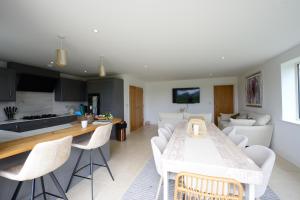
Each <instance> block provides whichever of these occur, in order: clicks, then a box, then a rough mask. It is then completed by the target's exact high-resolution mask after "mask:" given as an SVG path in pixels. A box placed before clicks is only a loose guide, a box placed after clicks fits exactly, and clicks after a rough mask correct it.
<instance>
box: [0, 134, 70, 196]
mask: <svg viewBox="0 0 300 200" xmlns="http://www.w3.org/2000/svg"><path fill="white" fill-rule="evenodd" d="M72 139H73V138H72V137H71V136H67V137H64V138H61V139H57V140H51V141H48V142H42V143H39V144H37V145H35V146H34V148H33V149H32V151H31V152H30V154H29V155H28V157H27V158H26V161H25V162H24V163H22V164H19V163H18V164H16V165H13V166H10V167H9V168H7V169H4V170H0V176H1V177H5V178H7V179H10V180H14V181H18V185H17V187H16V189H15V192H14V194H13V196H12V198H11V199H12V200H16V199H17V197H18V194H19V192H20V189H21V187H22V185H23V183H24V182H25V181H31V183H32V186H31V187H32V188H31V200H33V199H35V198H37V197H39V196H43V198H44V199H46V196H47V195H48V196H53V197H56V198H62V199H65V200H67V199H68V198H67V196H66V194H65V192H64V190H63V188H62V187H61V185H60V184H59V182H58V180H57V178H56V176H55V175H54V173H53V172H54V171H55V170H56V169H58V168H59V167H61V166H62V165H63V164H64V163H65V162H66V161H67V160H68V158H69V156H70V153H71V143H72ZM46 175H49V176H50V178H51V179H52V181H53V183H54V185H55V187H56V188H57V190H58V192H59V193H60V195H61V196H58V195H56V194H52V193H49V192H47V191H46V190H45V183H44V176H46ZM36 179H40V181H41V189H42V192H41V193H40V194H37V195H36V194H35V192H36ZM21 198H22V199H23V198H24V197H21ZM7 199H9V197H7Z"/></svg>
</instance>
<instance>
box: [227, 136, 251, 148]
mask: <svg viewBox="0 0 300 200" xmlns="http://www.w3.org/2000/svg"><path fill="white" fill-rule="evenodd" d="M228 137H229V138H230V140H231V141H232V142H233V143H234V144H235V145H236V146H238V147H240V148H245V147H246V146H247V144H248V137H247V136H244V135H232V134H230V135H229V136H228Z"/></svg>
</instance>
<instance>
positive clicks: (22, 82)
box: [7, 62, 59, 92]
mask: <svg viewBox="0 0 300 200" xmlns="http://www.w3.org/2000/svg"><path fill="white" fill-rule="evenodd" d="M7 67H8V68H10V69H14V70H15V71H16V74H17V80H16V81H17V82H16V85H17V91H31V92H53V91H54V88H55V86H56V83H57V80H58V79H59V72H57V71H53V70H47V69H43V68H39V67H33V66H30V65H24V64H20V63H13V62H9V63H7Z"/></svg>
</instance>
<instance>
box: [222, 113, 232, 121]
mask: <svg viewBox="0 0 300 200" xmlns="http://www.w3.org/2000/svg"><path fill="white" fill-rule="evenodd" d="M220 115H221V120H222V121H229V119H230V117H231V116H232V115H233V113H230V114H225V113H220Z"/></svg>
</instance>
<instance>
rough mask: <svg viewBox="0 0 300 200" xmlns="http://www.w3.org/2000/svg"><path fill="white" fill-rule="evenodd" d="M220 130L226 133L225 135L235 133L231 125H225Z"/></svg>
mask: <svg viewBox="0 0 300 200" xmlns="http://www.w3.org/2000/svg"><path fill="white" fill-rule="evenodd" d="M222 132H223V133H224V134H225V135H227V136H230V135H235V133H236V129H235V128H234V127H233V126H230V127H226V128H224V129H223V130H222Z"/></svg>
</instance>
